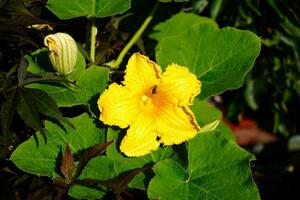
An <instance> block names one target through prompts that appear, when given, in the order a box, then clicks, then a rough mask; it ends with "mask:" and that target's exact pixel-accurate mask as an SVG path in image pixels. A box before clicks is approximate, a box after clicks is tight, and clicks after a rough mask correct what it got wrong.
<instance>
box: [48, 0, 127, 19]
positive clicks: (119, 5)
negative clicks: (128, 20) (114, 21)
mask: <svg viewBox="0 0 300 200" xmlns="http://www.w3.org/2000/svg"><path fill="white" fill-rule="evenodd" d="M47 8H48V9H49V10H50V11H52V12H53V13H54V14H55V15H56V16H57V17H59V18H60V19H71V18H75V17H83V16H85V17H88V18H90V17H94V18H101V17H109V16H113V15H116V14H121V13H123V12H125V11H126V10H128V9H129V8H130V0H113V1H112V0H101V1H97V0H85V1H81V0H68V1H60V0H48V1H47Z"/></svg>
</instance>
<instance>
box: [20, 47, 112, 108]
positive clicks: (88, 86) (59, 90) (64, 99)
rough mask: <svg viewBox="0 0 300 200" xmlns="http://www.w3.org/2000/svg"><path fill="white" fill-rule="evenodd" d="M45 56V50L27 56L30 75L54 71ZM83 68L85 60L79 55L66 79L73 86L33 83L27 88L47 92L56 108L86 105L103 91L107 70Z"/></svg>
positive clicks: (106, 79) (106, 80)
mask: <svg viewBox="0 0 300 200" xmlns="http://www.w3.org/2000/svg"><path fill="white" fill-rule="evenodd" d="M47 54H48V53H47V51H46V49H44V50H38V51H36V52H33V53H32V54H31V55H27V57H26V58H27V60H28V62H29V66H28V70H29V71H30V72H32V73H41V72H45V71H54V70H53V68H52V66H51V63H50V62H49V58H48V57H47ZM85 67H86V64H85V60H84V58H83V56H82V55H81V54H79V56H78V59H77V63H76V65H75V68H74V71H73V72H72V73H71V74H70V75H68V79H69V80H72V81H73V82H74V83H75V84H74V85H71V86H67V85H65V84H45V83H34V84H30V85H28V86H27V87H30V88H38V89H41V90H43V91H45V92H47V93H48V94H49V95H50V96H51V98H52V99H54V100H55V101H56V103H57V105H58V106H64V107H71V106H74V105H80V104H86V103H87V102H88V101H89V100H90V99H91V98H92V97H93V96H95V95H98V94H99V92H102V91H104V89H105V87H106V83H107V82H108V78H109V71H108V69H107V68H103V67H98V66H94V65H93V66H90V67H89V68H87V69H85Z"/></svg>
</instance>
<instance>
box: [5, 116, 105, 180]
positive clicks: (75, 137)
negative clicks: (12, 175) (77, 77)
mask: <svg viewBox="0 0 300 200" xmlns="http://www.w3.org/2000/svg"><path fill="white" fill-rule="evenodd" d="M69 120H70V122H71V123H72V124H74V125H75V129H74V128H70V127H69V126H59V125H57V124H55V123H52V122H50V121H46V124H45V133H46V136H47V138H48V142H47V143H45V142H44V140H43V139H42V136H41V134H40V133H39V132H37V133H36V135H37V139H38V141H39V142H38V143H37V141H36V140H35V138H34V137H33V136H31V137H30V138H29V139H28V140H27V141H25V142H24V143H22V144H21V145H19V146H18V147H17V149H16V150H15V151H14V152H13V153H12V155H11V157H10V159H11V160H12V161H13V162H14V163H15V165H16V166H17V167H18V168H20V169H21V170H23V171H25V172H28V173H32V174H36V175H38V176H49V177H54V176H55V174H56V173H57V171H56V169H57V166H56V162H57V159H58V155H59V154H60V153H61V150H62V148H63V147H64V146H65V144H66V143H67V144H68V145H69V147H70V150H71V151H72V153H73V154H76V153H80V151H82V150H84V149H87V148H89V147H91V146H93V145H95V144H98V143H103V142H104V138H105V135H104V132H105V130H104V129H99V128H97V127H96V125H95V124H94V123H93V120H92V119H91V118H89V116H88V115H87V114H82V115H80V116H78V117H76V118H72V119H69Z"/></svg>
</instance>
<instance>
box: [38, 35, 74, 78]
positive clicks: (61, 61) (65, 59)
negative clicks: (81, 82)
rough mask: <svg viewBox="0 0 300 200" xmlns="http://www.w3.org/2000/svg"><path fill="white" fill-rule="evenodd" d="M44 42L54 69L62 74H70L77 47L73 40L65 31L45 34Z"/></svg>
mask: <svg viewBox="0 0 300 200" xmlns="http://www.w3.org/2000/svg"><path fill="white" fill-rule="evenodd" d="M44 44H45V46H47V47H48V49H49V58H50V61H51V63H52V65H53V67H54V69H55V70H56V71H57V72H58V73H59V74H62V75H67V74H70V73H71V72H72V71H73V69H74V67H75V64H76V60H77V54H78V49H77V45H76V42H75V40H74V39H73V38H72V37H71V36H70V35H68V34H66V33H56V34H51V35H47V36H46V37H45V38H44Z"/></svg>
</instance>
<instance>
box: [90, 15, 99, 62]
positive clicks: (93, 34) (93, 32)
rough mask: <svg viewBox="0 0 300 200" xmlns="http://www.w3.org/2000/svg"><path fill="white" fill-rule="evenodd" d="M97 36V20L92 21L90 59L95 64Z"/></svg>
mask: <svg viewBox="0 0 300 200" xmlns="http://www.w3.org/2000/svg"><path fill="white" fill-rule="evenodd" d="M96 35H97V26H96V24H95V19H93V18H92V19H91V38H90V39H91V42H90V57H91V60H92V62H93V63H94V62H95V53H96Z"/></svg>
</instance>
